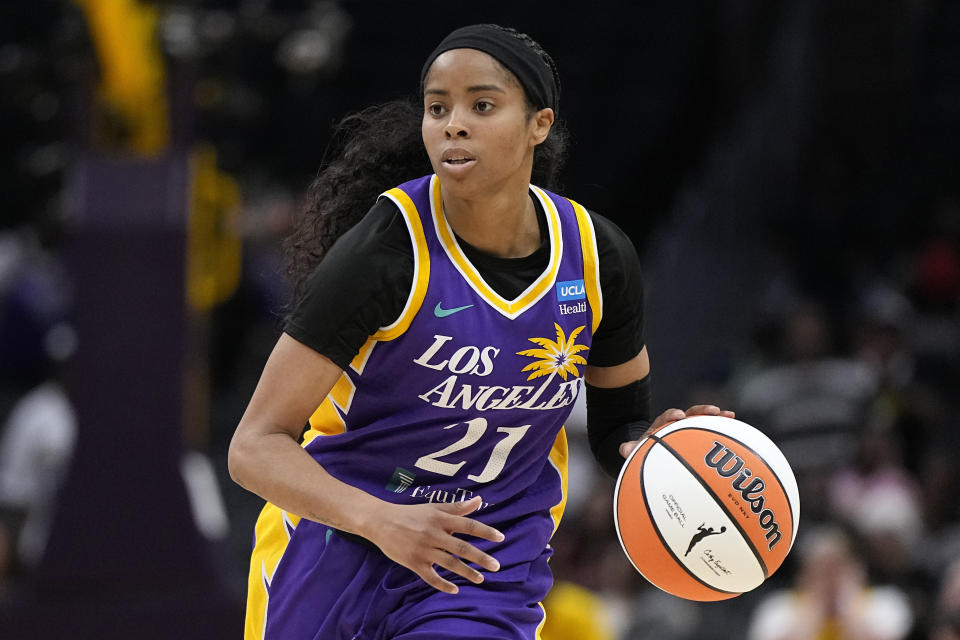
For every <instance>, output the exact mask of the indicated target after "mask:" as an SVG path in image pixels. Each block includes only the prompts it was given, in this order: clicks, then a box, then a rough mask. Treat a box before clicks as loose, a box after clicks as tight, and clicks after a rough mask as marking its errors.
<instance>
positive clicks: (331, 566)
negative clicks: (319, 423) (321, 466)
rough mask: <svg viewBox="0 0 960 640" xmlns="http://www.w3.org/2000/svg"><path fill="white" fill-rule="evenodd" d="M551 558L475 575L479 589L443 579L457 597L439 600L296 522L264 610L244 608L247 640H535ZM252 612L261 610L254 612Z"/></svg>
mask: <svg viewBox="0 0 960 640" xmlns="http://www.w3.org/2000/svg"><path fill="white" fill-rule="evenodd" d="M493 553H494V555H496V551H494V552H493ZM549 555H550V551H549V550H548V549H545V550H544V553H543V554H542V555H541V556H540V557H539V558H537V559H536V560H534V561H533V562H531V563H523V564H519V565H514V566H504V567H502V568H501V569H500V571H498V572H495V573H490V572H488V571H485V570H482V569H481V571H482V572H483V574H484V582H483V583H481V584H479V585H475V584H473V583H471V582H467V581H466V580H465V579H463V578H461V577H460V576H455V575H454V574H451V573H449V572H447V571H446V570H442V569H441V575H443V577H444V578H445V579H447V580H450V581H452V582H455V583H456V584H457V585H458V587H459V588H460V592H459V593H458V594H455V595H452V594H447V593H443V592H440V591H437V590H436V589H434V588H433V587H431V586H429V585H428V584H426V583H425V582H423V580H421V579H420V577H419V576H417V575H416V574H414V573H413V572H412V571H410V570H409V569H407V568H405V567H402V566H400V565H398V564H396V563H395V562H393V561H392V560H390V559H389V558H387V557H386V556H384V555H383V553H382V552H381V551H379V550H378V549H376V548H373V547H372V546H366V545H363V544H359V543H357V542H355V541H353V540H350V539H348V538H346V537H344V536H343V535H342V534H340V533H339V532H337V531H336V530H334V529H331V528H329V527H327V526H324V525H320V524H317V523H315V522H311V521H308V520H302V521H300V522H299V524H298V526H297V527H296V530H295V531H293V532H292V535H291V536H290V539H289V542H288V543H287V545H286V548H285V550H284V551H283V556H282V558H281V559H280V561H279V563H278V564H277V565H276V570H275V572H273V575H272V576H271V578H270V579H269V580H267V578H266V576H263V578H262V580H263V584H264V586H265V589H266V593H267V598H266V606H265V615H264V611H263V610H262V607H263V604H262V603H258V602H255V599H254V598H249V599H248V603H247V618H248V619H247V631H246V638H247V639H248V640H250V639H251V638H260V637H262V638H264V639H265V640H274V639H278V640H279V639H282V640H300V639H303V640H314V639H316V640H321V639H322V640H401V639H402V640H428V639H429V640H437V639H438V638H443V639H447V638H463V639H467V638H469V639H471V640H476V639H477V638H489V639H502V640H533V639H534V638H536V637H537V631H538V629H539V628H540V627H541V626H542V624H543V620H544V610H543V607H542V606H541V605H540V602H541V601H542V600H543V598H544V597H545V596H546V595H547V591H549V589H550V586H551V584H552V581H553V577H552V575H551V572H550V568H549V566H548V565H547V558H548V557H549ZM259 574H260V569H259V568H257V567H252V573H251V580H258V579H261V578H260V577H259ZM251 607H257V608H259V609H261V610H260V611H255V612H251ZM252 613H253V615H251V614H252ZM251 620H254V621H255V624H251ZM261 625H262V627H261V628H259V629H258V628H256V627H260V626H261ZM261 634H262V635H261Z"/></svg>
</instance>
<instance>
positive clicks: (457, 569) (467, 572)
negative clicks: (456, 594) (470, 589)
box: [434, 553, 483, 584]
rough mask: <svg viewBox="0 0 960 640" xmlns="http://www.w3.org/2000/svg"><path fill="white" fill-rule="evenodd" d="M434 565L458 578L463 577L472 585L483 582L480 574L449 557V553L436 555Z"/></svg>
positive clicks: (460, 561)
mask: <svg viewBox="0 0 960 640" xmlns="http://www.w3.org/2000/svg"><path fill="white" fill-rule="evenodd" d="M434 564H436V565H438V566H441V567H443V568H444V569H448V570H449V571H452V572H453V573H455V574H457V575H459V576H463V577H464V578H466V579H467V580H469V581H470V582H472V583H474V584H480V583H481V582H483V574H482V573H480V572H479V571H477V570H476V569H474V568H472V567H469V566H467V564H466V563H464V562H463V561H462V560H460V559H459V558H456V557H454V556H452V555H450V554H449V553H440V554H438V555H437V558H436V560H435V561H434Z"/></svg>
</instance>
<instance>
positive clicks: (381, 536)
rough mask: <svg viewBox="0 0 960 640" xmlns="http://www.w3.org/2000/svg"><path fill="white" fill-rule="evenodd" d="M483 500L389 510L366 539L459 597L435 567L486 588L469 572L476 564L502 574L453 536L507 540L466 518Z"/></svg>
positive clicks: (490, 559)
mask: <svg viewBox="0 0 960 640" xmlns="http://www.w3.org/2000/svg"><path fill="white" fill-rule="evenodd" d="M482 502H483V501H482V500H481V499H480V497H479V496H476V497H474V498H471V499H470V500H466V501H463V502H454V503H430V504H415V505H397V504H389V503H388V504H387V506H385V507H384V508H383V510H382V512H381V513H380V517H379V518H378V520H377V522H376V523H375V525H374V526H373V527H371V528H372V529H373V531H372V532H370V533H369V534H368V535H367V536H366V537H367V538H368V539H369V540H370V541H371V542H373V543H374V544H376V545H377V546H378V547H380V550H381V551H383V553H384V554H385V555H386V556H387V557H388V558H390V559H391V560H393V561H394V562H396V563H397V564H400V565H403V566H404V567H406V568H408V569H410V570H411V571H413V572H414V573H416V574H417V575H418V576H420V577H421V578H423V581H424V582H426V583H427V584H429V585H430V586H432V587H434V588H435V589H438V590H440V591H444V592H446V593H457V591H458V588H457V585H455V584H453V583H452V582H450V581H449V580H444V579H443V578H441V577H440V575H439V574H438V573H437V570H436V569H435V568H434V565H436V566H439V567H443V568H445V569H449V570H450V571H452V572H453V573H456V574H457V575H460V576H463V577H464V578H466V579H467V580H469V581H470V582H473V583H475V584H479V583H481V582H483V574H482V573H480V572H479V571H477V570H476V569H474V568H472V567H470V566H468V565H467V564H466V562H464V561H469V562H473V563H475V564H477V565H480V566H481V567H483V568H484V569H487V570H488V571H497V570H499V569H500V563H499V562H497V560H496V558H494V557H493V556H490V555H487V554H486V553H484V552H483V551H481V550H480V549H478V548H477V547H475V546H473V545H472V544H470V543H469V542H467V541H466V540H463V539H462V538H458V537H456V536H455V535H454V534H455V533H461V534H466V535H468V536H473V537H476V538H483V539H485V540H491V541H493V542H502V541H503V534H502V533H500V532H499V531H497V530H496V529H494V528H493V527H490V526H488V525H485V524H483V523H482V522H480V521H479V520H475V519H473V518H467V517H465V516H466V515H467V514H469V513H473V512H474V511H476V510H477V509H478V508H479V507H480V505H481V504H482Z"/></svg>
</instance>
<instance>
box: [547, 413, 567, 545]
mask: <svg viewBox="0 0 960 640" xmlns="http://www.w3.org/2000/svg"><path fill="white" fill-rule="evenodd" d="M569 459H570V453H569V450H568V448H567V429H566V427H560V431H559V433H557V439H556V440H554V441H553V448H551V449H550V457H549V460H550V464H551V465H553V468H554V469H556V470H557V473H558V474H560V492H561V498H560V502H558V503H557V504H555V505H553V507H552V508H551V509H550V517H551V518H552V519H553V532H554V533H556V532H557V527H559V526H560V519H561V518H562V517H563V511H564V509H566V507H567V479H568V470H567V462H568V461H569Z"/></svg>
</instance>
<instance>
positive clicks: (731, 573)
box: [643, 444, 764, 593]
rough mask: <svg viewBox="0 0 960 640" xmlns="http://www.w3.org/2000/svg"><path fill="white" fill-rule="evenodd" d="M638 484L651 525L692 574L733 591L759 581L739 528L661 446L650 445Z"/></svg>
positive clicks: (758, 570) (755, 562)
mask: <svg viewBox="0 0 960 640" xmlns="http://www.w3.org/2000/svg"><path fill="white" fill-rule="evenodd" d="M643 483H644V494H645V497H646V500H647V504H648V506H649V508H650V514H651V517H652V520H653V522H654V526H656V527H657V529H658V530H659V532H660V535H661V536H662V537H663V539H664V541H665V542H666V545H667V546H668V547H669V548H670V550H671V551H672V552H673V555H674V556H675V557H676V558H677V560H678V561H679V562H681V563H682V564H683V565H684V566H685V567H686V568H687V569H688V570H689V571H690V572H691V573H693V574H694V575H695V576H696V577H697V578H699V579H700V580H702V581H703V582H705V583H706V584H708V585H710V586H711V587H714V588H716V589H721V590H723V591H729V592H732V593H742V592H744V591H749V590H751V589H754V588H756V587H757V586H759V585H760V584H761V583H762V582H763V579H764V578H763V569H762V568H761V566H760V563H759V561H758V560H757V557H756V556H755V555H754V553H753V551H752V550H751V548H750V546H749V545H748V544H747V542H746V541H744V539H743V537H742V536H741V534H740V530H739V529H737V527H736V525H735V524H734V523H733V522H732V521H731V519H730V518H729V516H728V515H727V514H726V512H725V511H724V510H723V509H722V508H721V507H720V505H719V504H717V501H716V500H715V499H714V497H713V495H712V494H711V493H710V492H709V491H708V490H707V489H706V488H705V487H704V486H703V485H702V484H701V483H700V481H699V480H698V479H697V478H696V476H694V475H693V474H692V473H690V471H689V470H688V469H687V468H686V467H685V466H684V465H683V464H682V463H681V462H680V461H679V460H677V459H676V457H674V455H673V454H672V453H670V451H669V450H667V449H666V447H664V446H662V445H660V444H657V445H654V446H653V448H651V450H650V452H649V453H648V454H647V459H646V460H645V461H644V466H643ZM721 528H723V529H724V530H723V531H722V532H721Z"/></svg>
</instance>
